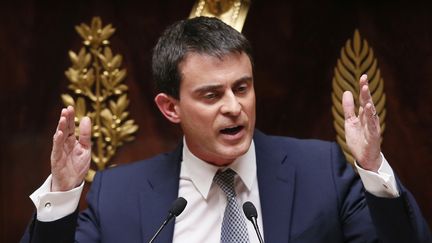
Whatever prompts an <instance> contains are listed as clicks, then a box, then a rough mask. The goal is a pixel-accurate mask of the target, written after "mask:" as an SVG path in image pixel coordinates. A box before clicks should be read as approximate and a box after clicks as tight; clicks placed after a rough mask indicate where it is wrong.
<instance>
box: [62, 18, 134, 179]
mask: <svg viewBox="0 0 432 243" xmlns="http://www.w3.org/2000/svg"><path fill="white" fill-rule="evenodd" d="M75 30H76V31H77V32H78V34H79V35H80V36H81V37H82V38H83V40H84V41H83V44H84V47H82V48H81V49H80V51H79V52H78V53H75V52H73V51H69V58H70V60H71V62H72V66H71V67H70V68H69V69H68V70H67V71H66V72H65V75H66V77H67V78H68V79H69V81H70V84H69V86H68V88H69V89H70V90H71V91H73V94H74V97H75V98H74V97H72V95H69V94H62V95H61V98H62V100H63V103H64V105H66V106H68V105H71V106H73V107H74V108H75V114H76V115H75V123H76V124H77V125H78V124H79V122H80V121H81V119H82V118H83V117H84V116H88V117H90V119H91V120H92V143H93V145H92V146H93V147H92V162H93V164H94V165H95V167H96V169H97V170H103V169H104V168H105V167H106V166H107V165H108V163H109V162H110V160H111V159H112V157H113V156H114V155H115V153H116V151H117V149H118V148H119V147H120V146H122V145H123V144H124V143H125V142H129V141H132V140H133V139H134V137H133V134H134V133H135V132H136V131H137V130H138V126H137V125H136V124H135V122H134V120H132V119H129V120H128V119H127V118H128V116H129V112H128V111H126V108H127V107H128V105H129V100H128V98H127V94H126V91H127V90H128V87H127V86H126V85H125V84H123V83H122V81H123V80H124V78H125V77H126V69H124V68H123V69H121V68H120V66H121V63H122V56H121V55H119V54H117V55H113V53H112V51H111V48H110V47H109V46H108V45H109V41H108V39H109V38H110V37H111V36H112V35H113V34H114V32H115V29H114V28H113V27H112V26H111V24H109V25H106V26H104V27H102V20H101V19H100V18H99V17H94V18H93V19H92V21H91V25H90V26H89V25H87V24H84V23H82V24H81V25H79V26H75ZM77 127H78V126H77ZM76 134H77V131H76ZM95 173H96V171H95V170H93V169H90V170H89V172H88V173H87V175H86V178H85V179H86V181H93V177H94V175H95Z"/></svg>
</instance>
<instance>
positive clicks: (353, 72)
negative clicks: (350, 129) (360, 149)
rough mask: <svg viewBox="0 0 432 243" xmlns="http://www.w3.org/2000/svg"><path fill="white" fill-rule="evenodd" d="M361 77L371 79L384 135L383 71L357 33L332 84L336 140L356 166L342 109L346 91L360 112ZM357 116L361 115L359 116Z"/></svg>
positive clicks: (370, 83)
mask: <svg viewBox="0 0 432 243" xmlns="http://www.w3.org/2000/svg"><path fill="white" fill-rule="evenodd" d="M362 74H367V76H368V79H369V89H370V92H371V95H372V101H373V102H374V104H375V108H376V111H377V114H378V115H379V117H380V125H381V135H382V134H383V132H384V130H385V122H384V121H385V117H386V110H385V101H386V96H385V93H384V81H383V79H382V77H381V71H380V70H379V68H378V62H377V59H376V58H375V57H374V53H373V50H372V48H370V47H369V45H368V43H367V41H366V40H365V39H363V41H362V38H361V37H360V33H359V31H358V30H357V29H356V30H355V31H354V37H353V40H351V39H348V41H347V42H346V44H345V46H344V47H342V49H341V56H340V58H339V59H338V61H337V65H336V67H335V69H334V77H333V80H332V86H333V91H332V102H333V106H332V114H333V118H334V122H333V125H334V128H335V129H336V133H337V136H336V140H337V142H338V143H339V145H340V146H341V147H342V150H343V152H344V154H345V157H346V159H347V160H348V161H349V162H350V163H351V164H353V163H354V158H353V156H352V155H351V152H350V151H349V148H348V146H347V144H346V141H345V129H344V123H345V119H344V112H343V109H342V104H341V103H342V94H343V92H344V91H346V90H347V91H351V93H353V96H354V102H355V106H356V110H357V111H358V108H359V100H358V94H359V89H360V88H359V79H360V76H361V75H362ZM357 115H358V114H357Z"/></svg>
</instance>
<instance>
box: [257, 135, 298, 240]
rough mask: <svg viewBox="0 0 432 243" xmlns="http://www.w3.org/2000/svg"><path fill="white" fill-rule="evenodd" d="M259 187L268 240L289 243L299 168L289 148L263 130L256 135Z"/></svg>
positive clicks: (265, 234) (265, 233)
mask: <svg viewBox="0 0 432 243" xmlns="http://www.w3.org/2000/svg"><path fill="white" fill-rule="evenodd" d="M254 142H255V151H256V161H257V173H258V186H259V194H260V201H261V210H262V214H263V215H262V219H263V227H264V238H265V241H266V242H288V240H289V232H290V228H291V213H292V204H293V196H294V186H295V167H294V166H293V165H292V163H288V162H289V161H287V160H288V155H287V151H283V150H282V149H277V147H278V144H273V143H272V141H271V140H270V139H269V138H267V137H266V136H265V135H264V134H262V133H261V132H259V131H255V135H254Z"/></svg>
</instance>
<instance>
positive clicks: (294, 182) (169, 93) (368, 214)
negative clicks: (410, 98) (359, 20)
mask: <svg viewBox="0 0 432 243" xmlns="http://www.w3.org/2000/svg"><path fill="white" fill-rule="evenodd" d="M153 73H154V77H155V80H156V83H157V86H158V88H159V91H160V93H158V94H157V95H156V97H155V102H156V104H157V106H158V108H159V109H160V111H161V113H162V114H163V115H164V116H165V117H166V118H167V119H168V120H170V121H171V122H173V123H178V124H180V126H181V127H182V130H183V133H184V138H183V142H182V143H181V144H180V145H179V146H178V148H177V149H176V150H175V151H173V152H171V153H168V154H162V155H158V156H156V157H154V158H151V159H148V160H144V161H141V162H138V163H133V164H130V165H125V166H119V167H117V168H112V169H108V170H105V171H103V172H100V173H97V175H96V177H95V179H94V182H93V184H92V187H91V190H90V192H89V195H88V204H89V208H88V209H86V210H85V211H84V212H82V213H78V212H77V210H76V208H77V204H78V199H79V197H80V194H81V190H82V185H83V178H84V175H85V174H86V172H87V170H88V168H89V164H90V154H91V153H90V127H91V122H90V120H89V119H88V118H83V120H82V121H81V123H80V129H79V130H80V135H79V139H78V140H77V139H76V138H75V136H74V129H75V127H74V110H73V108H72V107H68V108H66V109H63V110H62V112H61V117H60V120H59V124H58V128H57V131H56V133H55V135H54V142H53V150H52V155H51V171H52V175H51V176H50V177H49V178H48V179H47V181H46V182H45V183H44V185H43V186H42V187H41V188H40V189H38V190H37V191H36V192H35V193H34V194H32V196H31V198H32V200H33V201H34V203H35V205H36V208H37V214H36V215H35V216H34V219H33V220H32V222H31V224H30V226H29V227H28V229H27V232H26V234H25V235H24V237H23V240H22V241H24V242H29V241H31V242H71V241H74V240H76V241H77V242H147V241H148V240H149V239H150V238H151V236H152V235H153V234H154V232H156V230H157V228H158V227H159V225H160V223H161V222H162V221H163V219H164V218H165V217H166V214H167V210H168V208H170V204H171V203H172V202H173V201H174V200H175V199H176V198H177V197H178V196H182V197H184V198H186V199H187V201H188V205H187V206H186V209H185V211H184V212H183V213H182V214H181V215H180V216H179V217H177V219H176V221H175V224H169V225H168V226H167V228H166V229H165V230H164V231H163V232H162V233H161V234H160V235H159V238H158V239H157V240H158V241H159V242H258V239H257V237H256V235H255V231H254V229H253V227H252V226H251V225H250V224H248V225H246V224H245V221H246V220H245V218H244V216H243V215H240V216H239V215H238V214H236V213H235V212H238V210H239V209H238V206H239V205H241V204H242V203H243V202H245V201H252V202H253V203H254V204H255V206H256V207H257V211H258V215H259V217H258V225H259V228H261V229H262V230H263V232H262V233H263V234H264V238H265V241H266V242H272V243H274V242H379V241H382V242H431V235H430V232H429V229H428V226H427V225H426V223H425V221H424V219H423V217H422V215H421V212H420V210H419V208H418V206H417V204H416V202H415V200H414V199H413V197H412V196H411V195H410V194H409V192H408V191H407V190H406V189H405V188H404V187H403V186H402V185H401V184H400V182H399V181H398V180H397V178H396V177H395V176H394V174H393V172H392V170H391V168H390V166H389V165H388V163H387V161H386V160H385V158H384V157H383V155H382V154H381V151H380V127H379V118H378V117H377V115H376V111H375V108H374V105H373V102H372V99H371V96H370V93H369V89H368V84H367V77H366V76H365V75H364V76H362V77H361V79H360V87H361V88H360V94H359V95H360V98H359V100H360V106H361V107H360V110H359V116H356V114H355V112H354V102H353V96H352V94H351V93H350V92H345V93H344V97H343V107H344V112H345V132H346V139H347V143H348V146H349V147H350V149H351V152H352V153H353V155H354V157H355V158H356V161H357V163H358V164H357V169H358V170H359V173H360V176H361V179H362V180H360V178H359V177H358V176H357V175H356V174H355V173H354V172H353V170H352V168H351V166H350V165H349V164H347V162H346V161H345V159H344V156H343V154H342V153H341V151H340V149H339V147H338V146H337V145H335V144H334V143H330V142H324V141H318V140H299V139H294V138H286V137H274V136H267V135H264V134H263V133H261V132H259V131H257V130H255V92H254V85H253V82H254V79H253V71H252V56H251V49H250V45H249V43H248V41H247V40H246V38H245V37H244V36H243V35H241V34H240V33H238V32H237V31H235V30H234V29H232V28H231V27H229V26H227V25H226V24H224V23H222V22H221V21H219V20H217V19H214V18H205V17H200V18H195V19H192V20H183V21H179V22H177V23H175V24H174V25H172V26H170V27H169V28H168V29H167V30H166V31H165V32H164V34H163V35H162V36H161V38H160V39H159V41H158V43H157V45H156V47H155V49H154V53H153ZM221 174H224V176H226V175H228V174H230V175H231V176H232V177H230V178H231V179H230V180H231V182H230V183H231V184H229V183H228V184H229V185H230V186H231V187H232V190H233V191H234V194H233V195H231V194H229V193H228V192H226V187H229V186H227V185H228V184H223V183H221V182H220V180H223V179H220V177H219V176H220V175H221ZM226 177H228V176H226ZM365 189H366V191H365ZM230 192H232V191H230ZM225 193H227V195H228V196H226V195H225ZM232 198H234V200H232ZM227 205H228V206H227ZM236 210H237V211H236ZM227 212H228V213H227ZM232 218H236V219H235V220H234V221H233V220H232ZM230 222H235V223H231V224H230ZM227 225H228V226H229V227H228V226H227ZM233 235H234V236H233ZM240 235H241V236H240ZM232 237H237V238H232Z"/></svg>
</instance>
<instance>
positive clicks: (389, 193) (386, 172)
mask: <svg viewBox="0 0 432 243" xmlns="http://www.w3.org/2000/svg"><path fill="white" fill-rule="evenodd" d="M381 158H382V163H381V166H380V168H379V169H378V173H375V172H373V171H369V170H365V169H363V168H361V167H360V166H359V165H358V164H357V161H356V162H355V167H356V168H357V171H358V173H359V175H360V178H361V180H362V182H363V185H364V187H365V189H366V191H368V192H369V193H371V194H372V195H374V196H376V197H385V198H395V197H399V190H398V188H397V185H396V179H395V176H394V173H393V170H392V168H391V167H390V165H389V163H388V162H387V160H386V159H385V157H384V155H383V154H382V153H381Z"/></svg>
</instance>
